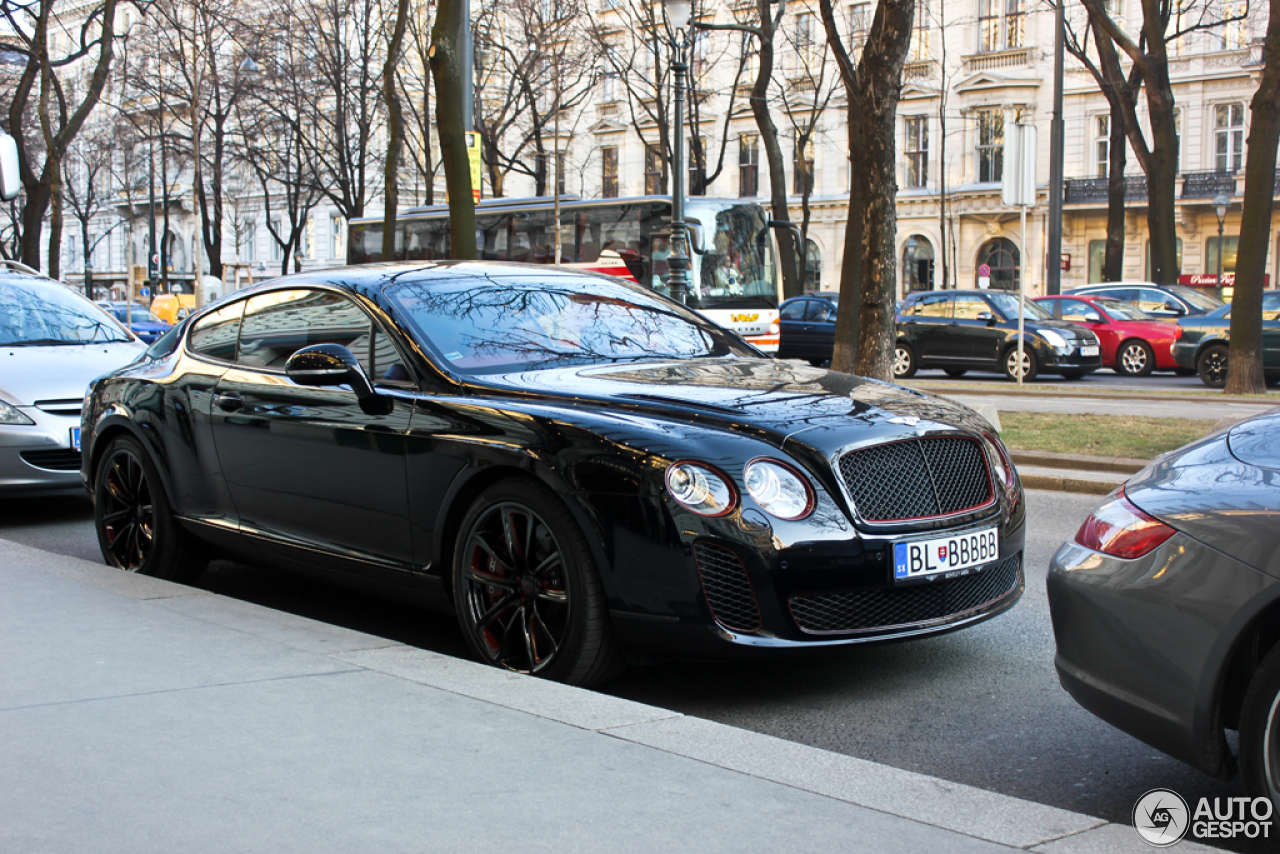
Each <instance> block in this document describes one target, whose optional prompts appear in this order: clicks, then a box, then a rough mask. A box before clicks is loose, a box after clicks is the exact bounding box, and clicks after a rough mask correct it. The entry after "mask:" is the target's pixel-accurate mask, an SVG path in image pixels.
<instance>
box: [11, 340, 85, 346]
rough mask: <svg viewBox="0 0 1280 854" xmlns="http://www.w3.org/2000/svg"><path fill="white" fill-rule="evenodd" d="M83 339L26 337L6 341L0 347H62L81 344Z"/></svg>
mask: <svg viewBox="0 0 1280 854" xmlns="http://www.w3.org/2000/svg"><path fill="white" fill-rule="evenodd" d="M83 343H85V342H83V341H69V340H67V339H66V338H28V339H26V340H23V341H8V342H6V343H4V344H0V347H63V346H67V345H71V344H83Z"/></svg>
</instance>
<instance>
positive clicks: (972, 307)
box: [955, 294, 995, 320]
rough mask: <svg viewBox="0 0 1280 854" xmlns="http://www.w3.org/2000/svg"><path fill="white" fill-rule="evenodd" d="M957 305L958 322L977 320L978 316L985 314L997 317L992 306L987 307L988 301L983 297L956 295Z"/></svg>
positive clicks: (956, 316)
mask: <svg viewBox="0 0 1280 854" xmlns="http://www.w3.org/2000/svg"><path fill="white" fill-rule="evenodd" d="M955 305H956V308H955V318H956V320H977V319H978V315H980V314H984V313H985V314H989V315H991V316H993V317H994V316H995V312H993V311H992V310H991V306H989V305H987V301H986V300H984V299H983V298H982V297H978V296H969V295H966V294H956V303H955Z"/></svg>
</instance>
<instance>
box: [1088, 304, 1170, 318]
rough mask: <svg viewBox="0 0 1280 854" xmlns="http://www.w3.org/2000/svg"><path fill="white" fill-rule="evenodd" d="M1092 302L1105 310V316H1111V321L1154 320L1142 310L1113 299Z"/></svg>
mask: <svg viewBox="0 0 1280 854" xmlns="http://www.w3.org/2000/svg"><path fill="white" fill-rule="evenodd" d="M1094 302H1096V303H1097V304H1098V305H1099V306H1101V307H1102V308H1104V309H1106V312H1107V314H1109V315H1111V317H1112V319H1113V320H1155V318H1154V317H1152V316H1151V315H1149V314H1147V313H1146V312H1145V311H1143V310H1142V309H1140V308H1135V307H1134V306H1132V305H1130V304H1129V303H1127V302H1120V300H1115V299H1099V300H1094Z"/></svg>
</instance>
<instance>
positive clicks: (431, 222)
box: [347, 196, 781, 352]
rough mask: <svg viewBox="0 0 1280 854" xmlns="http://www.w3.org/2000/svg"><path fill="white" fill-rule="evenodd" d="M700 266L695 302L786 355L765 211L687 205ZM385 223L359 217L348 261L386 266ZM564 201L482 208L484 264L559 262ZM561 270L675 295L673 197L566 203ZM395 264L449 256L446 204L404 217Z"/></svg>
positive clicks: (726, 204) (731, 204)
mask: <svg viewBox="0 0 1280 854" xmlns="http://www.w3.org/2000/svg"><path fill="white" fill-rule="evenodd" d="M685 221H686V222H688V223H689V242H690V244H691V248H692V252H691V253H690V256H691V258H690V260H691V267H690V269H689V296H688V300H687V303H688V305H689V307H690V308H693V309H695V310H697V311H699V312H701V313H702V314H704V315H706V316H707V317H708V318H710V319H711V320H713V321H715V322H716V323H718V324H720V325H721V326H724V327H726V328H728V329H732V330H733V331H734V332H736V333H738V334H739V335H741V336H742V337H743V338H745V339H747V340H748V341H750V342H751V343H752V344H754V345H755V346H757V347H759V348H760V349H761V350H764V351H766V352H776V351H777V349H778V303H779V302H780V299H781V282H780V277H779V275H778V267H777V263H776V254H775V253H776V248H775V243H774V237H773V233H772V231H771V230H770V228H769V217H768V214H767V213H766V212H765V209H764V208H763V207H761V206H760V205H758V204H756V203H754V202H748V201H743V200H741V199H710V198H705V197H702V196H693V197H690V198H689V199H687V200H686V202H685ZM382 224H383V223H382V217H364V218H362V219H355V220H352V221H351V223H350V225H349V228H348V236H347V262H348V263H350V264H367V263H371V262H374V261H381V260H382ZM555 232H556V229H555V200H554V199H552V198H549V197H548V198H533V199H489V200H486V201H483V202H480V203H479V204H478V205H476V243H477V246H478V248H479V251H480V257H481V258H483V259H491V260H503V261H523V262H527V263H533V264H552V263H555ZM560 237H561V246H560V253H561V263H562V264H564V265H565V266H571V267H576V268H580V269H585V270H593V271H596V272H600V273H607V274H609V275H615V276H620V277H622V278H628V279H633V280H635V281H637V282H640V283H642V284H644V285H647V286H649V287H651V288H653V289H654V290H656V291H658V292H660V293H664V294H667V293H669V287H668V279H669V277H670V270H669V269H668V266H667V262H666V258H667V256H668V255H669V254H670V246H671V240H670V238H671V197H670V196H641V197H636V198H627V199H603V200H597V201H585V200H582V199H578V198H577V197H565V196H561V197H560ZM395 246H396V250H395V259H394V260H398V261H431V260H442V259H447V258H449V257H450V254H449V208H448V206H447V205H433V206H430V207H421V208H410V209H408V210H406V211H405V212H404V213H403V214H401V215H400V216H399V217H397V219H396V242H395Z"/></svg>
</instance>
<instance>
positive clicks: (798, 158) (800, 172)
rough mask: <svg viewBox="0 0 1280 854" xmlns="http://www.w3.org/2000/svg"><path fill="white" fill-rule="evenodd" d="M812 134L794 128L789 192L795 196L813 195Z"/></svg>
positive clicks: (804, 129) (802, 129) (807, 130)
mask: <svg viewBox="0 0 1280 854" xmlns="http://www.w3.org/2000/svg"><path fill="white" fill-rule="evenodd" d="M813 149H814V145H813V132H812V131H810V130H809V129H808V128H803V127H802V128H796V131H795V136H794V139H793V144H792V161H791V192H792V193H795V194H796V195H797V196H801V195H812V194H813Z"/></svg>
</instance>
